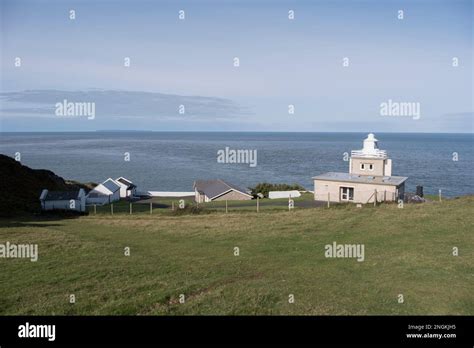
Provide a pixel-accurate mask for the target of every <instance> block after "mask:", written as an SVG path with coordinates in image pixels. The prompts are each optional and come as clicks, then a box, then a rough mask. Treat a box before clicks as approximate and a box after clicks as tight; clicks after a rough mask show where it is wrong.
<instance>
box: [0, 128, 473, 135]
mask: <svg viewBox="0 0 474 348" xmlns="http://www.w3.org/2000/svg"><path fill="white" fill-rule="evenodd" d="M54 133H61V134H64V133H69V134H83V133H203V134H205V133H248V134H275V133H279V134H341V133H346V134H366V133H377V134H449V135H453V134H459V135H474V132H462V133H460V132H390V131H378V130H367V131H337V132H336V131H239V130H209V131H207V130H193V131H189V130H139V129H132V130H125V129H124V130H107V129H101V130H90V131H2V130H0V134H54Z"/></svg>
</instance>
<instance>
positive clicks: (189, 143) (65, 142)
mask: <svg viewBox="0 0 474 348" xmlns="http://www.w3.org/2000/svg"><path fill="white" fill-rule="evenodd" d="M366 136H367V134H365V133H180V132H176V133H175V132H173V133H169V132H168V133H158V132H153V133H152V132H150V133H144V132H125V133H118V132H100V133H99V132H95V133H0V153H2V154H6V155H9V156H13V155H14V153H15V152H20V153H21V160H22V163H23V164H25V165H27V166H29V167H32V168H44V169H50V170H52V171H54V172H55V173H56V174H58V175H60V176H62V177H64V178H68V179H74V180H79V181H84V182H86V181H94V182H101V181H103V180H105V179H106V178H108V177H112V178H116V177H118V176H124V177H127V178H129V179H131V180H132V181H133V182H134V183H136V184H137V185H138V186H139V190H140V191H145V190H156V191H168V190H169V191H192V184H193V181H194V180H196V179H212V178H222V179H224V180H228V181H230V182H232V183H235V184H238V185H241V186H244V187H248V186H252V185H254V184H256V183H258V182H263V181H267V182H275V183H276V182H279V183H299V184H301V185H303V186H305V187H307V188H310V189H312V181H311V177H312V176H314V175H318V174H321V173H324V172H327V171H343V172H345V171H348V162H345V161H344V160H343V154H344V152H349V153H350V151H351V150H356V149H360V148H362V141H363V139H364V138H365V137H366ZM376 137H377V139H378V140H379V147H380V148H381V149H385V150H387V151H388V154H389V156H390V158H392V161H393V175H401V176H408V177H409V179H408V182H407V185H408V190H409V191H414V189H415V186H416V185H423V186H424V188H425V193H437V192H438V189H442V190H443V193H444V194H445V195H448V196H455V195H462V194H467V193H474V180H473V179H474V177H473V176H474V174H473V173H474V146H473V139H474V136H473V135H472V134H395V133H385V134H384V133H376ZM226 146H228V147H230V148H231V149H251V150H253V149H256V150H257V152H258V157H257V159H258V165H257V166H256V167H254V168H252V167H249V165H248V164H221V163H217V151H218V150H220V149H224V148H225V147H226ZM125 152H129V153H130V157H131V158H130V161H129V162H126V161H124V153H125ZM453 152H457V153H458V155H459V160H458V161H457V162H456V161H453Z"/></svg>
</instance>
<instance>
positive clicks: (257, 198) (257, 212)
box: [257, 196, 260, 213]
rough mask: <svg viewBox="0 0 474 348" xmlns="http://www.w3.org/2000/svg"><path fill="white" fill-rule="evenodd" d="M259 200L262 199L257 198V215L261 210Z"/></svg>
mask: <svg viewBox="0 0 474 348" xmlns="http://www.w3.org/2000/svg"><path fill="white" fill-rule="evenodd" d="M259 199H260V197H258V196H257V213H258V209H259Z"/></svg>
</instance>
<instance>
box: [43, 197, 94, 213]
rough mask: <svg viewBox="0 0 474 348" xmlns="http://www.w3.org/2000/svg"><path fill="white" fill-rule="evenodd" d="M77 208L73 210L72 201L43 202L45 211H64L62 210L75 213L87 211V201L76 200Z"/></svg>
mask: <svg viewBox="0 0 474 348" xmlns="http://www.w3.org/2000/svg"><path fill="white" fill-rule="evenodd" d="M74 204H75V208H74V209H72V208H71V201H70V200H60V201H59V200H58V201H44V202H42V204H41V205H42V208H43V210H53V209H62V210H75V211H85V210H86V200H85V198H83V199H74Z"/></svg>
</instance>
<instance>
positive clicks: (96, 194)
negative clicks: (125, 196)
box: [86, 178, 121, 205]
mask: <svg viewBox="0 0 474 348" xmlns="http://www.w3.org/2000/svg"><path fill="white" fill-rule="evenodd" d="M120 187H121V186H120V185H119V184H118V183H117V182H116V181H115V180H114V179H112V178H108V179H107V180H105V181H104V182H103V183H101V184H99V185H97V186H96V187H94V189H93V190H91V191H90V192H89V194H88V195H87V197H86V203H87V204H89V205H92V204H98V205H103V204H109V203H112V202H115V201H118V200H119V199H120Z"/></svg>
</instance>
